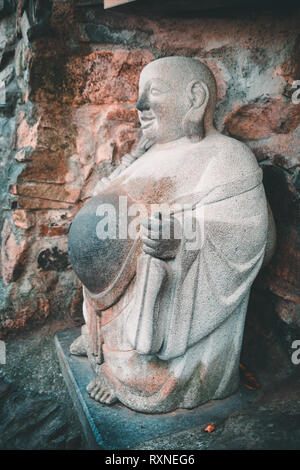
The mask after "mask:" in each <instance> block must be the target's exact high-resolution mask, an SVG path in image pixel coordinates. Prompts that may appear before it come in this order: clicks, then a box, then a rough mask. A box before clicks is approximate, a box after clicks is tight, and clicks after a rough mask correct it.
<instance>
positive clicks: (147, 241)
mask: <svg viewBox="0 0 300 470" xmlns="http://www.w3.org/2000/svg"><path fill="white" fill-rule="evenodd" d="M142 242H143V243H144V245H147V246H148V247H150V248H154V249H155V248H156V247H157V245H158V243H157V240H152V239H151V238H148V237H142Z"/></svg>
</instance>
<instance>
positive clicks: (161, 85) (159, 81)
mask: <svg viewBox="0 0 300 470" xmlns="http://www.w3.org/2000/svg"><path fill="white" fill-rule="evenodd" d="M152 85H153V86H156V87H157V88H159V89H161V90H162V91H169V90H170V88H171V87H170V85H168V84H167V83H166V82H165V81H163V80H162V79H161V78H151V79H150V80H148V82H147V84H146V87H147V89H149V88H151V86H152Z"/></svg>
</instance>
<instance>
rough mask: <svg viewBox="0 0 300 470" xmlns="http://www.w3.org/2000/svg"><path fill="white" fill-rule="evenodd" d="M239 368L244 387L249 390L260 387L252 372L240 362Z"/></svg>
mask: <svg viewBox="0 0 300 470" xmlns="http://www.w3.org/2000/svg"><path fill="white" fill-rule="evenodd" d="M240 370H241V371H242V375H243V382H244V385H245V387H247V388H249V390H257V389H258V388H260V383H259V382H258V381H257V380H256V378H255V377H254V375H253V374H252V372H250V371H249V370H247V368H246V367H245V366H244V365H243V364H241V363H240Z"/></svg>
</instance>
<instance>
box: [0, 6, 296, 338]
mask: <svg viewBox="0 0 300 470" xmlns="http://www.w3.org/2000/svg"><path fill="white" fill-rule="evenodd" d="M78 3H79V2H75V1H54V2H53V8H52V17H51V27H52V32H51V34H50V35H47V36H46V35H45V36H43V34H41V36H40V37H38V38H37V39H35V40H32V41H31V42H30V43H29V40H28V37H27V26H26V18H25V17H24V15H23V16H22V15H21V9H20V8H19V10H18V12H17V13H16V14H11V15H10V16H8V17H5V18H4V19H2V20H1V21H0V51H1V54H2V56H1V64H0V67H1V70H0V89H1V90H2V89H4V90H5V93H6V98H5V99H6V103H8V104H9V106H8V107H6V108H4V107H0V134H1V137H0V139H1V149H0V152H1V167H0V168H1V170H0V178H1V183H0V184H1V189H0V193H1V202H2V208H3V211H2V212H1V231H2V233H1V244H2V245H1V272H2V279H0V327H1V331H2V333H3V334H4V333H6V332H9V331H12V330H15V329H17V328H21V327H26V326H30V325H33V324H38V323H39V322H44V321H45V319H47V318H56V319H57V318H58V319H59V318H63V317H66V316H67V317H69V318H73V319H76V318H78V316H79V315H80V307H81V289H80V284H79V282H78V281H77V280H76V278H75V275H74V274H73V272H72V269H71V268H70V265H69V261H68V256H67V233H68V229H69V226H70V223H71V221H72V219H73V218H74V215H75V214H76V212H77V211H78V209H79V208H80V206H81V205H82V204H83V203H84V202H85V201H86V200H87V199H88V198H89V197H90V195H91V191H92V189H93V187H94V186H95V184H96V182H97V181H98V179H99V178H101V177H102V176H104V175H107V174H109V172H110V171H111V170H112V168H113V167H114V166H115V165H116V164H117V163H118V162H119V161H120V158H121V156H122V155H123V154H124V153H126V152H127V151H129V150H130V149H131V147H132V145H133V144H134V142H135V141H136V138H137V135H138V123H137V113H136V111H135V101H136V98H137V84H138V77H139V73H140V71H141V69H142V68H143V67H144V65H146V64H147V63H148V62H149V61H151V60H153V59H155V58H159V57H163V56H168V55H187V56H192V57H198V58H200V59H201V60H203V61H204V62H205V63H206V64H207V65H209V66H210V67H211V69H212V71H213V72H214V74H215V77H216V79H217V82H218V86H219V99H220V101H219V104H218V108H217V113H216V125H217V127H218V129H219V130H221V131H222V132H224V133H226V134H228V135H231V136H233V137H236V138H237V139H239V140H241V141H243V142H246V143H247V144H248V145H249V146H250V147H251V148H252V149H253V151H254V153H255V155H256V156H257V158H258V160H259V162H260V164H261V166H262V168H263V169H264V175H265V186H266V190H267V194H268V197H269V200H270V203H271V206H272V209H273V212H274V216H275V220H276V224H277V230H278V248H277V251H276V254H275V256H274V258H273V261H272V263H271V265H270V266H269V267H268V268H267V269H266V270H265V271H264V272H262V273H261V275H260V277H259V279H258V281H257V283H256V289H257V290H258V291H260V292H262V295H263V297H264V298H265V299H266V301H267V302H268V303H271V304H272V309H273V311H274V312H276V313H277V315H278V317H277V318H280V319H281V320H280V321H281V322H282V323H283V324H284V325H288V326H289V327H290V328H291V329H292V330H293V329H296V330H295V331H299V330H298V327H300V287H299V282H298V279H297V276H298V278H299V272H300V269H299V268H300V266H299V264H300V235H299V188H300V176H299V167H300V148H299V147H300V143H299V142H300V127H299V124H300V104H295V103H293V102H292V95H293V93H294V92H295V91H296V90H295V89H294V88H292V86H293V82H294V81H295V80H300V57H299V49H298V48H297V47H298V44H299V36H300V34H299V27H298V18H297V15H296V14H290V15H286V16H284V17H281V16H278V15H277V16H276V15H272V14H271V13H261V14H258V13H257V14H253V13H252V14H249V13H245V14H244V15H243V16H238V15H236V16H235V17H234V18H232V17H231V16H230V15H227V17H226V16H225V17H222V18H221V17H219V18H218V17H214V15H213V14H211V15H208V16H207V15H206V17H202V18H201V17H200V16H199V17H193V18H188V17H184V16H182V17H180V18H179V17H174V18H172V17H171V16H170V17H151V15H150V14H147V15H146V16H141V15H136V14H132V12H131V10H130V7H128V8H127V9H126V10H125V11H121V12H120V11H118V10H114V9H112V10H106V11H104V10H103V8H102V7H101V6H98V7H96V6H92V5H87V4H88V3H89V2H84V3H85V6H79V5H78ZM90 3H93V2H90ZM1 83H4V84H5V86H4V88H1ZM1 97H2V95H1ZM297 191H298V192H297ZM288 331H290V330H288ZM293 331H294V330H293Z"/></svg>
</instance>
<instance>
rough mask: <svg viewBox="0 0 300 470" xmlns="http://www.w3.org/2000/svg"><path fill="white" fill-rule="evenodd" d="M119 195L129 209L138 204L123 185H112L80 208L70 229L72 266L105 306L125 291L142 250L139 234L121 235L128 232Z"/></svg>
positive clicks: (104, 307)
mask: <svg viewBox="0 0 300 470" xmlns="http://www.w3.org/2000/svg"><path fill="white" fill-rule="evenodd" d="M120 196H123V202H124V198H126V201H127V205H128V208H129V207H130V205H131V204H133V203H135V201H133V200H132V199H131V198H130V197H129V196H128V194H127V193H125V192H124V190H123V189H122V188H121V186H119V185H117V186H116V185H112V186H110V187H109V188H108V189H107V190H106V191H105V192H103V193H101V194H99V195H98V196H95V197H93V198H92V199H90V200H89V201H88V202H87V203H86V204H85V205H84V206H83V207H82V208H81V209H80V211H79V212H78V214H77V215H76V217H75V219H74V221H73V223H72V225H71V228H70V232H69V239H68V243H69V258H70V262H71V264H72V267H73V269H74V271H75V273H76V274H77V276H78V277H79V279H80V280H81V282H82V283H83V284H84V286H85V287H86V288H87V289H88V291H89V292H90V293H91V295H92V296H95V297H97V304H98V305H99V308H102V309H106V308H108V307H110V306H111V305H113V304H114V303H115V302H116V301H117V300H118V298H119V297H120V296H121V295H122V294H123V292H124V290H125V289H126V287H127V285H128V284H129V282H130V281H131V279H132V278H133V276H134V274H135V269H136V260H137V257H138V255H139V253H140V249H141V241H140V239H139V237H137V238H136V239H134V238H129V237H128V236H126V234H125V237H124V238H120V236H119V235H120V230H121V233H122V232H123V234H124V233H125V232H124V227H120V225H121V224H122V222H123V223H124V213H123V212H122V211H123V210H124V207H122V205H120ZM120 210H121V212H122V213H121V214H120ZM125 212H126V211H125ZM125 216H126V214H125ZM125 228H126V227H125Z"/></svg>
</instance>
